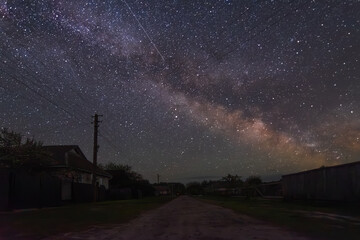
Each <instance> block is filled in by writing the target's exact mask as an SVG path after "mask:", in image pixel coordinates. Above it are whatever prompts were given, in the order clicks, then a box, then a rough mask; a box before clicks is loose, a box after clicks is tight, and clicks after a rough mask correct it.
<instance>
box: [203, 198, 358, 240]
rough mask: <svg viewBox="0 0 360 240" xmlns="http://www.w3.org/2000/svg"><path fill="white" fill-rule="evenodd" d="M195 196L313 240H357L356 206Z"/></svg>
mask: <svg viewBox="0 0 360 240" xmlns="http://www.w3.org/2000/svg"><path fill="white" fill-rule="evenodd" d="M198 199H200V200H202V201H205V202H208V203H212V204H216V205H219V206H222V207H225V208H229V209H232V210H234V211H235V212H238V213H242V214H245V215H248V216H251V217H254V218H257V219H259V220H263V221H266V222H269V223H270V224H273V225H277V226H280V227H285V228H287V229H289V230H292V231H295V232H298V233H299V234H300V235H303V236H308V237H311V238H314V239H347V240H351V239H354V240H355V239H360V238H359V237H360V206H359V205H344V204H342V205H340V204H334V203H324V202H312V203H309V202H285V201H283V200H264V199H244V198H236V197H219V196H202V197H198ZM347 217H349V218H347Z"/></svg>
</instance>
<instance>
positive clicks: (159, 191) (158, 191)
mask: <svg viewBox="0 0 360 240" xmlns="http://www.w3.org/2000/svg"><path fill="white" fill-rule="evenodd" d="M153 187H154V189H155V195H156V196H165V195H170V194H171V190H170V188H169V187H168V186H153Z"/></svg>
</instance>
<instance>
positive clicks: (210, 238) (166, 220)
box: [49, 196, 308, 240]
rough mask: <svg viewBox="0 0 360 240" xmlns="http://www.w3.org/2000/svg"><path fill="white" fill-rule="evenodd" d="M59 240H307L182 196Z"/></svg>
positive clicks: (53, 239)
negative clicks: (116, 222) (119, 221)
mask: <svg viewBox="0 0 360 240" xmlns="http://www.w3.org/2000/svg"><path fill="white" fill-rule="evenodd" d="M49 239H52V240H58V239H94V240H115V239H119V240H135V239H140V240H145V239H146V240H155V239H156V240H165V239H167V240H195V239H196V240H225V239H244V240H250V239H257V240H259V239H268V240H285V239H291V240H300V239H301V240H306V239H308V238H305V237H301V236H299V235H298V234H296V233H294V232H290V231H287V230H285V229H282V228H279V227H274V226H271V225H269V224H266V223H264V222H261V221H258V220H255V219H253V218H249V217H247V216H244V215H239V214H236V213H234V212H233V211H232V210H229V209H225V208H222V207H218V206H215V205H211V204H207V203H203V202H201V201H198V200H196V199H193V198H191V197H188V196H181V197H179V198H177V199H175V200H173V201H171V202H170V203H167V204H166V205H164V206H162V207H160V208H158V209H155V210H152V211H149V212H147V213H145V214H143V215H142V216H140V217H139V218H137V219H134V220H133V221H131V222H129V223H128V224H122V225H111V226H94V227H92V228H90V229H88V230H86V231H83V232H74V233H66V234H62V235H59V236H56V237H52V238H49Z"/></svg>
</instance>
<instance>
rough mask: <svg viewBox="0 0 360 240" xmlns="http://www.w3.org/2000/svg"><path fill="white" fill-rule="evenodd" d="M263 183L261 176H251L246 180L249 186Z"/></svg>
mask: <svg viewBox="0 0 360 240" xmlns="http://www.w3.org/2000/svg"><path fill="white" fill-rule="evenodd" d="M261 183H262V180H261V177H260V176H249V177H248V178H247V179H246V180H245V184H246V185H247V186H258V185H260V184H261Z"/></svg>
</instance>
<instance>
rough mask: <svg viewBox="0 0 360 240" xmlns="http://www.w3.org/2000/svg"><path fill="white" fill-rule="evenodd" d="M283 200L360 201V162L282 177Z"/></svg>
mask: <svg viewBox="0 0 360 240" xmlns="http://www.w3.org/2000/svg"><path fill="white" fill-rule="evenodd" d="M282 184H283V194H284V198H285V199H303V200H331V201H347V202H349V201H350V202H356V201H360V161H359V162H353V163H348V164H342V165H337V166H332V167H321V168H317V169H312V170H309V171H304V172H298V173H293V174H288V175H284V176H282Z"/></svg>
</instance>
